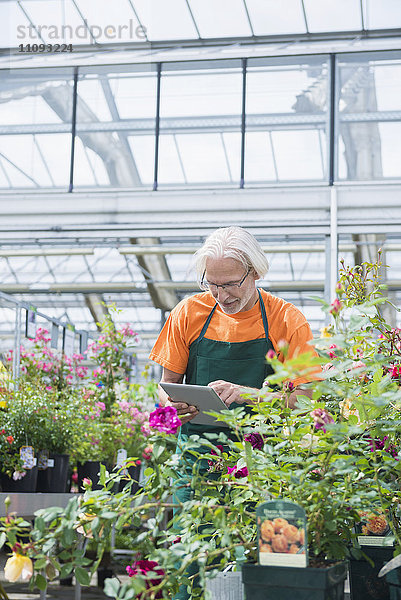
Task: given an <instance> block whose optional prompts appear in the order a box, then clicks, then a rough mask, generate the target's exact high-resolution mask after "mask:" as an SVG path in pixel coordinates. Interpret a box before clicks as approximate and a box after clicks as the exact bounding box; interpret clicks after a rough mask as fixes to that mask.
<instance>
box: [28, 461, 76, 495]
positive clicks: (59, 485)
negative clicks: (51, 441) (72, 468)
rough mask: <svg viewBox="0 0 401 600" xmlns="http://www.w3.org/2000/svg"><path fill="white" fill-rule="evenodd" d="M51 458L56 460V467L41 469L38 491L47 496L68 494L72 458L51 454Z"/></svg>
mask: <svg viewBox="0 0 401 600" xmlns="http://www.w3.org/2000/svg"><path fill="white" fill-rule="evenodd" d="M49 458H50V459H52V460H54V466H53V467H47V468H46V469H39V471H38V481H37V484H36V491H37V492H44V493H47V494H49V493H65V492H68V489H67V482H68V468H69V464H70V457H69V456H68V454H52V453H51V454H50V455H49Z"/></svg>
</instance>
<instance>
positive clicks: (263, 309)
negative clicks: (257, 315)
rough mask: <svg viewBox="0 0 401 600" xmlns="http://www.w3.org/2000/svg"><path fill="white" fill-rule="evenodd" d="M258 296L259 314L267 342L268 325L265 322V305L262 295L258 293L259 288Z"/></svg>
mask: <svg viewBox="0 0 401 600" xmlns="http://www.w3.org/2000/svg"><path fill="white" fill-rule="evenodd" d="M258 294H259V303H260V312H261V313H262V321H263V327H264V330H265V337H266V340H268V339H269V324H268V322H267V316H266V307H265V303H264V302H263V298H262V294H261V293H260V289H259V288H258Z"/></svg>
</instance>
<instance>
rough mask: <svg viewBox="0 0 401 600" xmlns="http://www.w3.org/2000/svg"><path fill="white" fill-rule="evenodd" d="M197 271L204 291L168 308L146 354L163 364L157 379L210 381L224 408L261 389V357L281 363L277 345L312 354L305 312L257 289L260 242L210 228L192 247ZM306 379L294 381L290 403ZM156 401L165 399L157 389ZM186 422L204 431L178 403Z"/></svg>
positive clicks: (192, 411)
mask: <svg viewBox="0 0 401 600" xmlns="http://www.w3.org/2000/svg"><path fill="white" fill-rule="evenodd" d="M195 259H196V263H195V264H196V269H197V273H198V279H199V281H200V285H201V288H203V289H204V290H205V291H204V292H203V293H200V294H195V295H194V296H191V297H189V298H186V299H185V300H182V301H181V302H180V303H179V304H178V305H177V306H176V307H175V308H174V309H173V310H172V312H171V313H170V315H169V317H168V319H167V322H166V324H165V325H164V327H163V329H162V331H161V333H160V335H159V337H158V339H157V341H156V343H155V345H154V347H153V349H152V352H151V354H150V358H151V359H152V360H154V361H155V362H157V363H158V364H160V365H161V366H162V367H163V375H162V379H161V381H162V382H170V383H182V382H183V381H184V377H185V382H186V383H191V384H196V385H209V386H210V387H212V388H213V389H214V390H215V391H216V392H217V394H218V395H219V396H220V398H221V399H222V400H223V401H224V403H225V404H226V405H227V407H233V405H237V406H238V404H243V403H244V402H246V401H245V400H244V399H243V398H242V397H241V388H243V387H251V388H256V389H260V388H261V387H262V386H263V382H264V380H265V379H266V377H267V376H268V375H269V374H270V373H271V372H272V371H271V367H270V365H269V364H268V363H267V362H266V354H267V352H268V351H269V350H273V351H274V352H275V353H276V354H277V356H278V358H279V360H281V361H284V356H283V354H282V353H281V352H280V346H281V345H282V343H283V342H284V343H286V344H287V345H288V351H287V358H292V357H293V356H296V355H297V354H301V353H302V352H307V351H309V352H313V348H312V347H311V346H310V345H309V344H308V342H309V341H310V340H311V339H312V332H311V329H310V327H309V324H308V322H307V321H306V319H305V317H304V316H303V315H302V313H301V312H300V311H299V310H298V309H297V308H295V306H293V305H292V304H290V303H289V302H285V301H284V300H282V299H280V298H277V297H275V296H272V295H271V294H269V293H268V292H265V291H264V290H259V289H258V288H257V287H256V281H257V280H258V279H261V278H263V277H264V276H265V275H266V273H267V271H268V268H269V265H268V262H267V259H266V257H265V254H264V252H263V250H262V248H261V246H260V245H259V243H258V242H257V240H256V239H255V238H254V237H253V236H252V235H251V234H250V233H249V232H248V231H246V230H245V229H242V228H241V227H225V228H221V229H217V230H216V231H215V232H214V233H212V234H211V235H210V236H209V237H208V238H207V240H206V241H205V243H204V245H203V246H202V247H201V248H200V249H199V250H198V251H197V252H196V254H195ZM303 383H307V380H306V379H302V378H298V379H297V380H296V381H293V382H292V384H293V385H294V390H293V392H292V393H291V395H290V397H289V405H290V406H292V407H293V406H294V405H295V403H296V397H297V395H299V394H306V395H310V394H311V391H310V390H304V389H302V387H300V386H301V385H302V384H303ZM159 398H160V404H161V405H164V404H166V402H168V401H169V398H168V396H167V394H166V392H164V391H163V390H162V389H160V391H159ZM174 406H175V407H176V409H177V413H178V416H179V417H180V419H181V421H182V423H183V426H182V428H181V434H191V433H201V431H200V429H201V428H202V426H199V425H198V426H195V425H191V420H192V419H193V418H194V416H195V415H196V414H197V411H196V408H195V407H194V406H188V404H185V403H179V402H175V403H174Z"/></svg>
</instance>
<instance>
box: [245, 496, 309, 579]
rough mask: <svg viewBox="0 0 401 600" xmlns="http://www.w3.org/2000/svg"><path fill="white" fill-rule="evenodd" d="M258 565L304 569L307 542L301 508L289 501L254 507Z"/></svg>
mask: <svg viewBox="0 0 401 600" xmlns="http://www.w3.org/2000/svg"><path fill="white" fill-rule="evenodd" d="M256 523H257V529H258V558H259V564H260V565H276V566H280V567H306V566H307V565H308V553H307V548H308V543H307V533H306V531H307V529H306V517H305V511H304V509H303V508H302V507H301V506H299V505H298V504H295V503H294V502H289V501H288V500H271V501H269V502H264V503H263V504H259V506H257V507H256Z"/></svg>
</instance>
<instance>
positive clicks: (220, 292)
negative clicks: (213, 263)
mask: <svg viewBox="0 0 401 600" xmlns="http://www.w3.org/2000/svg"><path fill="white" fill-rule="evenodd" d="M229 295H230V294H229V292H227V290H225V289H224V288H220V287H218V288H217V290H216V293H215V295H214V297H215V298H217V299H218V300H220V301H222V302H224V300H226V299H227V298H228V297H229Z"/></svg>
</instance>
